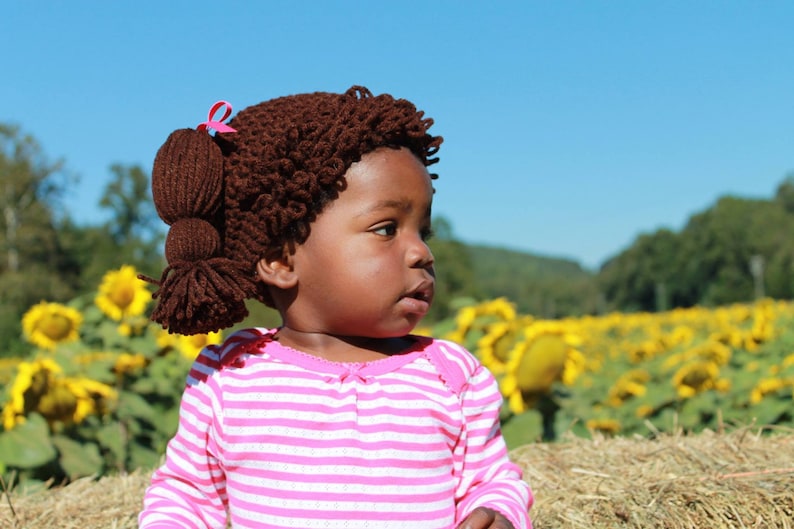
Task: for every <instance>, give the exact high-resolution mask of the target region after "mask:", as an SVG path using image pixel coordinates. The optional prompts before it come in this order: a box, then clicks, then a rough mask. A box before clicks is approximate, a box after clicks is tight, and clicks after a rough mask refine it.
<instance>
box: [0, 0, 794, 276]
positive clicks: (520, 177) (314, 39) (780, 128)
mask: <svg viewBox="0 0 794 529" xmlns="http://www.w3.org/2000/svg"><path fill="white" fill-rule="evenodd" d="M792 27H794V3H792V2H783V1H777V2H776V1H764V2H760V1H759V2H749V1H746V2H742V1H731V2H728V1H725V2H716V1H715V2H707V1H702V2H684V1H681V2H673V1H665V2H638V1H631V2H629V1H617V0H615V1H602V2H601V1H588V2H573V1H560V2H550V1H549V2H547V1H543V2H541V1H526V2H510V1H506V2H463V1H460V2H452V1H432V2H431V1H424V2H418V1H411V0H409V1H401V2H363V1H345V2H342V1H319V0H318V1H313V2H309V1H303V2H301V1H283V2H282V1H279V2H272V1H271V2H268V1H259V2H253V1H251V2H242V1H238V2H204V1H200V0H193V1H189V2H188V1H135V2H131V1H129V2H99V1H95V2H87V1H72V2H55V1H36V2H25V1H22V0H19V1H8V2H4V3H3V4H2V7H0V45H1V46H2V49H3V57H2V63H3V76H2V77H3V81H2V82H0V101H2V103H1V104H0V122H5V123H15V124H17V125H19V126H20V127H21V128H22V130H23V131H24V132H26V133H28V134H30V135H32V136H33V137H35V138H36V139H37V140H38V141H39V143H40V144H41V145H42V147H43V149H44V151H45V153H46V155H47V157H48V158H49V159H50V160H56V159H63V160H64V161H65V162H66V167H67V168H68V170H69V171H71V172H72V173H74V174H76V175H78V176H79V177H80V181H79V184H76V185H74V186H72V188H71V189H70V192H69V195H68V196H67V199H66V203H65V205H66V208H67V210H68V211H69V213H70V214H71V215H72V216H73V217H74V218H75V219H77V220H78V221H80V222H85V223H91V222H97V221H99V220H102V219H103V217H102V213H101V212H100V211H99V209H98V208H97V207H96V204H97V202H98V200H99V196H100V194H101V191H102V189H103V187H104V185H105V183H106V182H107V180H108V178H109V177H110V171H109V166H110V165H111V164H113V163H122V164H139V165H141V166H143V167H144V168H145V169H146V170H147V171H148V170H150V168H151V164H152V160H153V158H154V155H155V153H156V151H157V149H158V148H159V146H160V145H161V144H162V142H163V141H164V140H165V138H166V137H167V136H168V134H169V133H170V132H171V131H172V130H174V129H177V128H182V127H188V126H195V125H196V124H197V123H199V122H201V121H203V120H204V119H205V118H206V113H207V111H208V109H209V107H210V106H211V104H212V103H213V102H215V101H216V100H219V99H225V100H228V101H230V102H231V103H232V104H233V105H234V107H235V110H240V109H242V108H244V107H246V106H248V105H252V104H255V103H258V102H260V101H263V100H266V99H270V98H272V97H277V96H281V95H286V94H290V93H297V92H310V91H317V90H327V91H336V92H338V91H343V90H345V89H346V88H348V87H349V86H351V85H354V84H362V85H365V86H367V87H369V88H370V89H371V90H372V91H373V92H375V93H380V92H388V93H392V94H393V95H395V96H398V97H405V98H407V99H410V100H411V101H413V102H414V103H415V104H416V105H417V106H418V107H419V108H421V109H424V110H425V111H426V112H427V114H428V115H429V116H431V117H433V118H434V119H435V121H436V125H435V126H434V128H433V131H434V132H435V133H437V134H441V135H443V136H444V137H445V143H444V145H443V146H442V148H441V151H440V153H439V154H440V157H441V162H440V163H439V164H438V165H436V166H435V170H436V171H437V172H439V173H440V179H439V180H438V181H437V185H436V187H437V190H438V191H437V194H436V202H435V205H434V210H435V212H436V213H438V214H441V215H443V216H445V217H447V218H448V219H449V220H450V221H451V223H452V225H453V228H454V232H455V234H456V235H457V236H458V237H459V238H461V239H462V240H464V241H467V242H473V243H485V244H490V245H496V246H505V247H509V248H514V249H519V250H525V251H529V252H533V253H537V254H541V255H548V256H555V257H567V258H571V259H574V260H577V261H579V262H580V263H582V264H583V265H584V266H587V267H597V266H598V265H600V264H601V263H602V262H603V261H604V260H605V259H607V258H609V257H610V256H613V255H615V254H617V253H618V252H620V251H621V250H623V249H625V248H626V247H628V246H629V245H630V244H631V243H632V241H633V240H634V238H635V237H636V236H637V235H638V234H640V233H647V232H652V231H655V230H656V229H658V228H660V227H668V228H671V229H675V230H678V229H680V228H681V227H683V225H684V224H685V222H686V220H687V219H688V218H689V216H690V215H692V214H693V213H696V212H699V211H702V210H704V209H706V208H708V207H709V206H711V205H713V204H714V202H715V201H716V200H717V198H719V197H720V196H724V195H727V194H733V195H739V196H746V197H754V198H771V197H772V196H773V195H774V192H775V189H776V188H777V186H778V185H779V184H780V182H782V181H783V179H784V178H785V176H786V175H787V174H788V173H790V172H792V171H794V31H792V29H791V28H792Z"/></svg>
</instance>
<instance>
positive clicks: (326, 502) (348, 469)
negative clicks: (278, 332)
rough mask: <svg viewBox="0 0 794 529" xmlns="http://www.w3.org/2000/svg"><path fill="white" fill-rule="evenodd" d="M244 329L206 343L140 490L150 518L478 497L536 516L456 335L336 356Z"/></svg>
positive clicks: (368, 520)
mask: <svg viewBox="0 0 794 529" xmlns="http://www.w3.org/2000/svg"><path fill="white" fill-rule="evenodd" d="M270 336H271V331H267V330H264V329H248V330H246V331H240V332H238V333H235V334H234V335H232V336H231V337H229V338H228V339H227V340H226V342H225V343H224V344H223V345H220V346H213V347H209V348H207V349H205V350H204V351H202V353H201V354H200V355H199V357H198V358H197V360H196V362H195V364H194V366H193V368H192V369H191V372H190V374H189V375H188V381H187V388H186V390H185V392H184V395H183V397H182V405H181V408H180V417H179V428H178V431H177V433H176V435H175V437H174V438H173V439H172V440H171V441H170V443H169V444H168V449H167V454H166V460H165V462H164V464H163V465H162V466H161V467H160V468H159V469H157V470H156V471H155V473H154V475H153V477H152V483H151V485H150V486H149V488H148V489H147V491H146V495H145V497H144V508H143V511H142V512H141V514H140V516H139V524H140V525H139V526H140V527H141V528H144V529H154V528H175V527H179V528H207V527H213V528H223V527H226V523H227V516H228V518H229V520H230V521H231V525H232V527H234V528H241V529H242V528H258V529H271V528H272V529H275V528H287V527H296V528H304V529H309V528H323V529H335V528H340V529H341V528H347V529H352V528H367V527H368V528H377V529H385V528H395V529H396V528H400V529H405V528H406V527H417V528H419V527H421V528H428V529H429V528H437V529H450V528H453V527H456V526H457V524H459V523H460V522H461V521H462V520H463V519H464V518H465V517H466V516H467V515H468V514H469V513H471V511H472V510H474V508H476V507H490V508H492V509H494V510H497V511H499V512H501V513H502V514H504V515H505V516H506V517H507V518H508V519H509V520H510V521H511V522H512V524H513V526H514V527H515V528H516V529H520V528H530V527H531V522H530V521H529V516H528V514H527V511H528V509H529V507H530V506H531V504H532V493H531V491H530V489H529V486H528V485H527V483H526V482H524V481H523V480H522V479H521V471H520V469H519V468H518V467H517V466H516V465H514V464H513V463H511V462H510V461H509V460H508V457H507V450H506V448H505V444H504V440H503V439H502V436H501V432H500V429H499V409H500V406H501V395H500V394H499V391H498V387H497V385H496V382H495V380H494V378H493V377H492V376H491V374H490V373H489V372H488V371H487V370H486V369H485V368H484V367H483V366H482V365H480V364H479V363H478V362H477V360H476V359H475V358H474V357H473V356H472V355H471V354H470V353H469V352H468V351H466V350H465V349H463V348H461V347H460V346H457V345H455V344H453V343H451V342H446V341H441V340H432V339H429V338H422V337H415V346H414V347H413V348H412V349H411V350H409V351H406V352H405V353H402V354H399V355H394V356H391V357H388V358H384V359H382V360H377V361H373V362H366V363H361V364H351V363H336V362H330V361H327V360H324V359H321V358H319V357H316V356H313V355H309V354H306V353H303V352H300V351H296V350H294V349H290V348H288V347H285V346H283V345H281V344H279V343H278V342H276V341H272V340H270Z"/></svg>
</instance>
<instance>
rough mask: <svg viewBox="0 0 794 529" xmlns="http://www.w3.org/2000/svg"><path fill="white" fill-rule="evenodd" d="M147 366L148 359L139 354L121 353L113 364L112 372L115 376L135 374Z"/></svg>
mask: <svg viewBox="0 0 794 529" xmlns="http://www.w3.org/2000/svg"><path fill="white" fill-rule="evenodd" d="M148 364H149V359H148V358H146V357H145V356H144V355H142V354H140V353H135V354H131V353H121V354H120V355H118V357H116V361H115V362H114V363H113V372H114V373H116V374H117V375H123V374H126V373H136V372H139V371H140V370H141V369H143V368H144V367H146V366H147V365H148Z"/></svg>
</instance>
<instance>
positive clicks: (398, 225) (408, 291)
mask: <svg viewBox="0 0 794 529" xmlns="http://www.w3.org/2000/svg"><path fill="white" fill-rule="evenodd" d="M345 178H346V180H347V187H346V188H345V190H344V191H342V192H341V193H340V195H339V198H337V199H336V200H334V201H333V202H331V203H330V204H328V206H327V207H326V209H325V210H324V211H323V212H322V213H321V214H320V215H319V216H318V217H317V219H316V220H315V221H314V222H313V223H312V225H311V233H310V235H309V238H308V239H307V240H306V242H305V243H303V244H301V245H299V246H298V247H297V248H296V251H295V254H294V255H293V258H292V263H293V271H294V273H295V274H296V277H297V287H296V297H295V299H294V301H293V302H292V304H291V305H290V307H289V309H288V310H287V313H286V317H285V322H284V323H285V325H287V326H289V327H295V328H299V329H300V330H304V331H308V330H310V329H311V330H312V332H321V333H325V334H334V335H342V336H362V337H370V338H387V337H396V336H403V335H404V334H406V333H408V332H410V331H411V330H412V329H413V328H414V326H415V325H416V324H417V323H418V322H419V320H421V319H422V317H423V316H424V315H425V314H426V313H427V311H428V309H429V308H430V304H431V302H432V299H433V287H434V272H433V255H432V253H431V252H430V249H429V248H428V246H427V244H426V242H425V240H426V238H427V236H428V235H429V233H430V208H431V205H432V199H433V187H432V185H431V180H430V176H429V174H428V172H427V169H426V168H425V166H424V165H423V164H422V163H421V162H420V161H419V159H417V158H416V156H414V154H413V153H411V151H409V150H408V149H400V150H395V149H388V148H381V149H378V150H376V151H373V152H371V153H368V154H366V155H364V156H363V157H362V159H361V161H360V162H358V163H356V164H354V165H353V166H351V168H350V169H349V170H348V171H347V173H346V175H345Z"/></svg>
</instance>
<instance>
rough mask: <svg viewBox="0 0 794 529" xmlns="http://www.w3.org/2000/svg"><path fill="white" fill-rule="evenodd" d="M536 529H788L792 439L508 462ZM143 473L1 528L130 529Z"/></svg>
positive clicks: (710, 438)
mask: <svg viewBox="0 0 794 529" xmlns="http://www.w3.org/2000/svg"><path fill="white" fill-rule="evenodd" d="M511 455H512V457H513V458H514V460H515V461H516V462H517V463H518V464H520V465H521V466H522V468H524V470H525V475H526V478H527V480H528V481H529V482H530V483H531V484H532V487H533V488H534V490H535V496H536V503H535V506H534V507H533V509H532V511H531V512H532V518H533V520H534V523H535V528H536V529H557V528H566V529H567V528H588V529H606V528H615V527H621V528H638V529H639V528H643V529H645V528H664V529H678V528H696V527H697V528H701V527H708V528H721V527H737V528H738V527H747V528H755V529H762V528H764V529H766V528H784V529H791V528H792V527H794V525H792V521H791V520H794V431H791V430H779V431H777V432H773V433H771V434H770V433H769V432H767V433H764V434H763V435H762V434H761V433H760V432H759V431H757V430H751V429H748V428H745V429H737V430H735V431H732V432H729V433H714V432H708V431H707V432H703V433H701V434H698V435H692V436H689V435H661V436H659V437H658V438H656V439H654V440H646V439H640V438H614V439H609V438H605V437H595V438H594V439H592V440H588V439H581V438H575V437H566V438H565V439H563V440H562V441H560V442H557V443H543V444H532V445H527V446H523V447H521V448H518V449H516V450H514V451H513V452H512V454H511ZM148 480H149V474H148V473H147V472H136V473H133V474H130V475H124V476H113V477H111V476H108V477H103V478H101V479H99V480H90V479H82V480H78V481H76V482H74V483H71V484H70V485H68V486H65V487H59V488H54V489H51V490H46V491H41V490H39V491H33V492H27V493H26V492H25V491H23V490H14V491H12V492H11V494H10V495H4V497H3V498H0V527H3V528H6V527H8V528H13V529H41V528H61V529H94V528H97V529H99V528H102V529H134V528H135V527H137V520H136V518H137V513H138V510H139V509H140V505H141V498H142V497H143V491H144V489H145V488H146V486H147V484H148Z"/></svg>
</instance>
